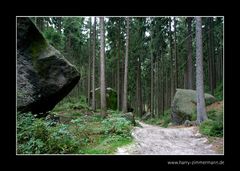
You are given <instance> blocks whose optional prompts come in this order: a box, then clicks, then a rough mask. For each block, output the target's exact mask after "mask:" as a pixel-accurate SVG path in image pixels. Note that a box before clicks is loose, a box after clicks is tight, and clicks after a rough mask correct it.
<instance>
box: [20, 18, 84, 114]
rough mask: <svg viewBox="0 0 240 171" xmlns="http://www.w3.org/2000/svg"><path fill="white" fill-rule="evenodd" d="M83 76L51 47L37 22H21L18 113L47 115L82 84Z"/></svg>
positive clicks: (25, 19)
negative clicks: (80, 80) (81, 77)
mask: <svg viewBox="0 0 240 171" xmlns="http://www.w3.org/2000/svg"><path fill="white" fill-rule="evenodd" d="M79 79H80V74H79V72H78V71H77V69H76V68H75V67H74V66H73V65H72V64H70V63H69V62H68V61H67V60H66V59H65V58H64V57H63V55H62V54H61V53H60V52H59V51H58V50H56V49H55V48H54V47H52V46H51V45H49V44H48V42H47V41H46V40H45V38H44V37H43V35H42V34H41V33H40V32H39V30H38V29H37V28H36V26H35V25H34V24H33V22H32V21H31V20H30V19H29V18H27V17H18V18H17V111H18V112H32V113H34V114H36V113H45V112H47V111H49V110H51V109H53V108H54V106H55V105H56V104H57V103H58V102H59V101H61V100H62V99H63V98H64V97H65V96H66V95H67V94H68V93H69V92H70V91H71V90H72V89H73V88H74V86H75V85H76V84H77V83H78V81H79Z"/></svg>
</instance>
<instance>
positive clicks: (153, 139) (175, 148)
mask: <svg viewBox="0 0 240 171" xmlns="http://www.w3.org/2000/svg"><path fill="white" fill-rule="evenodd" d="M139 124H140V125H141V127H135V128H134V130H133V132H132V136H133V137H134V140H135V142H134V143H133V144H130V145H128V146H124V147H121V148H118V151H117V153H116V154H118V155H127V154H130V155H139V154H143V155H206V154H210V155H212V154H219V153H222V150H219V148H221V147H222V143H221V142H223V139H222V138H219V139H216V138H215V139H211V140H210V141H209V139H208V138H207V137H206V136H203V135H201V134H200V133H199V131H198V128H197V127H168V128H163V127H159V126H154V125H148V124H145V123H143V122H139Z"/></svg>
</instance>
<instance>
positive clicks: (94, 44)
mask: <svg viewBox="0 0 240 171" xmlns="http://www.w3.org/2000/svg"><path fill="white" fill-rule="evenodd" d="M92 58H93V59H92V109H93V110H94V111H95V110H96V102H95V101H96V100H95V58H96V17H94V24H93V57H92Z"/></svg>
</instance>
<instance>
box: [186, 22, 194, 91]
mask: <svg viewBox="0 0 240 171" xmlns="http://www.w3.org/2000/svg"><path fill="white" fill-rule="evenodd" d="M187 22H188V35H189V37H188V62H187V66H188V89H193V64H192V18H191V17H189V18H188V20H187Z"/></svg>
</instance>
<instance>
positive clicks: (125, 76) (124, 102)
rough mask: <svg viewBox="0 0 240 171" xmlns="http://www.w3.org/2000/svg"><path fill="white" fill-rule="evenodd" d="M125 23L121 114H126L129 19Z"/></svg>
mask: <svg viewBox="0 0 240 171" xmlns="http://www.w3.org/2000/svg"><path fill="white" fill-rule="evenodd" d="M126 21H127V36H126V54H125V55H126V57H125V68H124V87H123V107H122V108H123V112H127V88H128V44H129V18H128V17H127V18H126Z"/></svg>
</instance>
